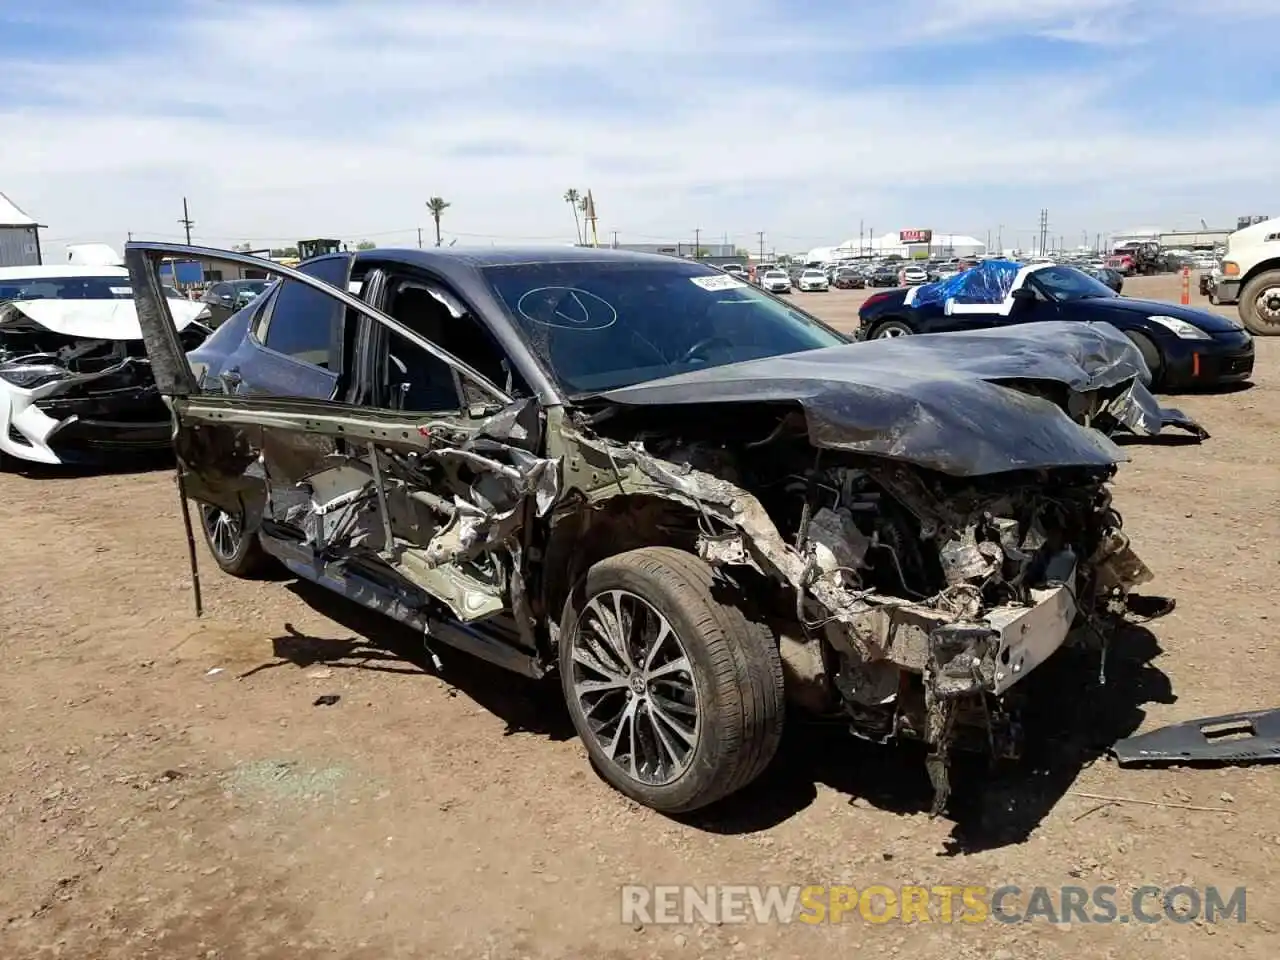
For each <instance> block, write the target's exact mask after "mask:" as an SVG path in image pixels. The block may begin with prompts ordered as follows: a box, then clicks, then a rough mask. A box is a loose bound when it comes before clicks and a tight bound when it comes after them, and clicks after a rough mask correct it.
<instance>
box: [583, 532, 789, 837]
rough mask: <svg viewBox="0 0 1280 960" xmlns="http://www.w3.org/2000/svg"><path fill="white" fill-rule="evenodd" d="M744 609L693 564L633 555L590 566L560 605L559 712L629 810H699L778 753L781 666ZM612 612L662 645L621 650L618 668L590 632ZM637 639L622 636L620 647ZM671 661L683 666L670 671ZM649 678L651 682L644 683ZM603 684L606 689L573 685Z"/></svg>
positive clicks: (659, 551) (679, 555)
mask: <svg viewBox="0 0 1280 960" xmlns="http://www.w3.org/2000/svg"><path fill="white" fill-rule="evenodd" d="M742 600H743V597H742V594H741V592H740V591H739V590H738V589H737V588H736V587H734V586H732V585H731V584H729V583H728V582H727V581H725V580H723V579H722V578H720V577H718V576H717V575H716V574H715V573H714V572H713V571H712V569H711V568H710V567H709V566H707V564H705V563H704V562H703V561H702V560H700V559H699V558H697V557H695V556H693V555H691V554H688V553H685V552H684V551H682V550H676V549H674V548H671V547H643V548H641V549H639V550H631V551H629V552H627V553H621V554H618V555H616V556H613V557H609V558H607V559H605V560H602V561H600V562H599V563H597V564H595V565H594V566H592V567H591V569H590V570H588V571H587V575H586V577H585V578H584V581H583V583H582V584H580V585H579V588H578V589H577V590H575V594H574V596H573V597H571V598H570V600H569V602H568V603H567V604H566V605H565V612H564V616H563V618H562V621H561V633H560V676H561V683H562V686H563V689H564V696H565V702H566V703H567V704H568V707H569V715H570V716H571V717H572V718H573V725H574V727H575V728H576V729H577V732H578V736H579V737H580V738H581V739H582V742H583V744H584V745H585V746H586V748H587V753H588V754H589V755H590V757H591V761H592V763H593V765H594V766H595V768H596V770H597V771H598V772H599V773H600V775H601V776H602V777H604V779H605V780H606V781H608V783H609V784H610V785H612V786H613V787H614V788H615V789H617V790H618V791H619V792H621V793H623V794H625V795H626V796H628V797H631V798H632V799H633V800H635V801H637V802H638V803H642V804H644V805H645V806H647V807H651V808H653V809H654V810H658V811H661V812H663V813H668V814H680V813H688V812H690V811H693V810H698V809H701V808H702V807H706V806H707V805H709V804H712V803H715V802H716V801H717V800H720V799H723V798H724V797H727V796H729V795H730V794H732V793H734V792H736V791H738V790H741V789H742V788H743V787H745V786H746V785H747V784H749V783H750V782H751V781H753V780H754V779H756V777H758V776H759V775H760V774H761V773H762V772H763V771H764V769H765V768H766V767H767V766H768V765H769V763H770V761H771V760H772V759H773V756H774V754H775V753H776V752H777V749H778V743H779V741H780V740H781V738H782V728H783V723H784V721H785V700H784V695H783V676H782V660H781V658H780V656H779V654H778V646H777V643H776V642H775V640H774V637H773V634H772V632H771V631H770V630H769V629H768V628H767V627H765V626H764V625H763V624H761V623H758V622H756V621H755V620H753V619H751V618H749V617H748V616H747V615H746V613H745V612H744V610H743V605H742ZM637 601H638V602H637ZM619 608H620V609H621V610H622V618H621V619H623V621H624V622H628V623H629V624H630V625H631V627H632V630H633V631H634V629H635V626H636V624H637V623H640V624H641V626H642V629H643V630H644V633H647V634H650V635H651V634H652V633H658V634H659V635H660V636H663V638H664V639H663V640H662V642H661V643H660V644H656V645H652V646H647V647H645V648H644V649H634V648H633V649H631V650H630V651H629V653H628V654H627V655H626V661H625V663H624V660H623V658H622V656H621V655H619V654H618V652H617V651H618V646H609V647H604V646H603V644H604V642H605V641H604V640H602V639H601V637H602V636H604V634H602V633H601V632H600V628H601V626H603V627H604V628H605V629H607V628H608V626H609V625H610V623H611V622H612V623H616V622H617V620H618V619H619V618H618V617H617V616H616V613H615V612H614V611H616V610H618V609H619ZM628 611H630V616H628ZM602 614H603V617H602ZM641 616H643V618H644V620H643V621H641V620H640V617H641ZM659 618H661V619H659ZM663 620H665V622H666V624H667V626H669V628H670V633H664V632H663V631H662V627H661V624H662V621H663ZM628 632H629V633H631V631H628ZM637 639H638V638H637V637H636V636H635V635H634V633H631V636H630V637H629V640H628V641H626V643H624V644H623V646H630V645H633V644H635V643H636V642H637ZM645 642H646V643H651V640H647V641H645ZM597 651H600V652H599V653H598V652H597ZM681 659H683V661H684V662H685V663H687V665H688V669H682V668H680V667H678V666H677V667H673V666H672V664H674V663H678V662H680V661H681ZM645 660H648V661H650V663H648V664H646V663H645ZM584 661H585V662H584ZM637 661H640V662H639V665H638V666H637V665H636V662H637ZM588 664H598V665H599V666H600V667H603V668H604V669H598V668H597V667H596V666H594V665H592V666H589V665H588ZM624 670H625V671H629V673H628V674H626V675H625V676H624V673H623V671H624ZM650 670H652V671H655V672H660V673H656V675H657V676H658V677H659V679H656V680H655V678H654V676H648V677H646V676H645V672H646V671H650ZM665 678H674V682H673V680H668V679H665ZM602 681H603V682H604V683H605V684H607V685H608V688H607V689H595V690H586V689H583V688H582V687H580V686H579V684H580V683H592V682H594V683H597V684H599V683H601V682H602ZM690 695H692V697H693V716H694V719H693V721H692V727H690V726H689V725H688V721H687V718H688V715H689V714H688V711H689V697H690ZM655 703H656V704H659V706H658V707H657V709H656V710H655V709H654V707H653V705H654V704H655ZM672 708H675V709H674V710H673V709H672ZM628 715H630V718H631V719H630V721H629V722H628V720H627V716H628ZM666 718H675V719H676V721H677V724H676V725H673V724H672V723H670V722H668V721H667V719H666ZM615 721H616V722H615ZM681 730H683V732H684V735H683V736H682V735H681V734H680V731H681ZM628 731H629V733H628ZM637 734H638V735H639V736H638V737H637ZM673 748H674V749H673ZM615 751H616V753H615ZM611 754H613V755H612V756H611ZM637 756H638V759H639V761H640V763H639V765H637V764H636V759H637Z"/></svg>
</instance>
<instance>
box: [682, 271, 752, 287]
mask: <svg viewBox="0 0 1280 960" xmlns="http://www.w3.org/2000/svg"><path fill="white" fill-rule="evenodd" d="M689 279H690V280H691V281H692V282H693V283H694V284H695V285H696V286H699V287H701V288H702V289H703V290H737V289H738V288H739V287H745V286H746V284H745V283H743V282H742V281H741V280H738V279H737V278H736V277H731V276H729V275H728V274H727V273H726V274H725V275H724V276H722V277H690V278H689Z"/></svg>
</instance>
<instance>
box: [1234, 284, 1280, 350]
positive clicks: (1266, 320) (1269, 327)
mask: <svg viewBox="0 0 1280 960" xmlns="http://www.w3.org/2000/svg"><path fill="white" fill-rule="evenodd" d="M1239 309H1240V319H1241V320H1242V321H1244V325H1245V327H1246V328H1248V330H1249V332H1250V333H1252V334H1253V335H1254V336H1258V337H1274V336H1277V335H1280V270H1267V271H1266V272H1264V273H1260V274H1258V275H1257V276H1256V277H1254V278H1253V279H1252V280H1250V281H1249V282H1248V283H1246V284H1245V285H1244V289H1243V290H1241V291H1240V307H1239Z"/></svg>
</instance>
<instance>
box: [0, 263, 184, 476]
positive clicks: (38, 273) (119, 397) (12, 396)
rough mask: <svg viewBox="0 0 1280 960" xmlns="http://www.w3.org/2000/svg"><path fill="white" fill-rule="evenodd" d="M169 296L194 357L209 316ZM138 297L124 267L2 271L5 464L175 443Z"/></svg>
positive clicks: (83, 458) (1, 444)
mask: <svg viewBox="0 0 1280 960" xmlns="http://www.w3.org/2000/svg"><path fill="white" fill-rule="evenodd" d="M175 292H176V291H175ZM168 296H169V309H170V311H171V312H172V313H173V317H174V320H175V325H176V327H177V330H178V339H179V340H180V341H181V343H182V345H183V346H184V347H185V348H186V349H188V350H190V349H194V348H195V347H197V346H199V345H200V344H201V343H202V342H203V341H204V339H205V338H206V337H207V336H208V335H209V328H208V327H207V326H206V325H205V324H204V323H202V322H201V321H202V320H204V319H207V317H208V310H207V309H206V308H205V305H204V304H201V303H193V302H191V301H189V300H186V299H179V298H175V297H174V296H173V295H172V294H169V295H168ZM132 298H133V290H132V287H131V286H130V284H129V275H128V271H127V270H125V269H124V268H123V267H77V266H55V267H8V268H4V269H0V459H3V458H4V456H6V455H7V456H10V457H13V458H15V459H18V460H28V461H32V462H35V463H51V464H56V463H85V462H98V461H101V460H104V459H106V458H108V457H109V456H110V454H111V453H113V452H127V451H130V450H132V451H142V450H149V449H164V448H166V447H167V446H168V445H169V440H170V434H171V430H172V427H171V421H170V417H169V411H168V409H167V408H166V407H165V405H164V403H163V401H162V400H161V399H160V396H159V394H158V393H157V392H156V387H155V382H154V380H153V379H152V376H151V364H150V362H149V361H148V359H147V356H146V350H145V349H144V348H143V344H142V331H141V329H140V327H139V324H138V313H137V309H136V308H135V306H134V302H133V299H132Z"/></svg>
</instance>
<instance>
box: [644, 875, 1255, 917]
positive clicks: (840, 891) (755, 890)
mask: <svg viewBox="0 0 1280 960" xmlns="http://www.w3.org/2000/svg"><path fill="white" fill-rule="evenodd" d="M621 893H622V916H621V920H622V922H623V923H628V924H634V923H644V924H664V923H666V924H681V923H700V922H701V923H716V924H728V923H764V924H768V923H807V924H820V923H843V922H848V921H853V920H861V921H863V922H866V923H1034V922H1037V921H1043V922H1046V923H1144V924H1150V923H1192V922H1194V921H1197V920H1199V921H1204V922H1207V923H1221V922H1225V921H1234V922H1236V923H1243V922H1244V921H1245V901H1246V891H1245V888H1244V887H1234V888H1231V889H1219V888H1217V887H1213V886H1208V887H1204V888H1200V887H1191V886H1174V887H1157V886H1150V885H1144V886H1139V887H1136V888H1134V889H1133V890H1132V891H1129V892H1124V893H1122V892H1121V890H1120V888H1118V887H1115V886H1109V885H1104V886H1097V887H1081V886H1063V887H1047V886H1028V887H1021V886H1017V885H1014V884H1006V885H1003V886H998V887H987V886H974V885H967V886H961V885H955V886H952V885H937V886H931V887H925V886H896V887H890V886H885V885H880V884H873V885H870V886H866V887H860V888H859V887H852V886H844V885H826V886H824V885H811V886H748V885H719V886H705V887H696V886H678V885H667V886H662V885H659V886H652V887H650V886H640V885H631V886H624V887H623V888H622V890H621Z"/></svg>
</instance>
